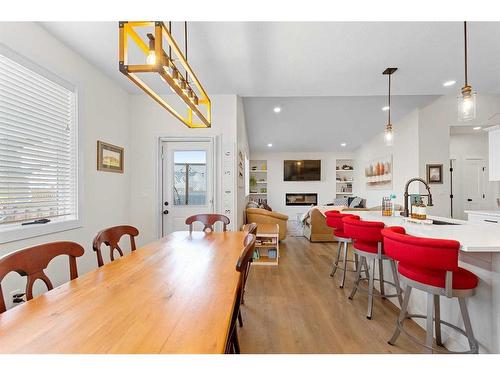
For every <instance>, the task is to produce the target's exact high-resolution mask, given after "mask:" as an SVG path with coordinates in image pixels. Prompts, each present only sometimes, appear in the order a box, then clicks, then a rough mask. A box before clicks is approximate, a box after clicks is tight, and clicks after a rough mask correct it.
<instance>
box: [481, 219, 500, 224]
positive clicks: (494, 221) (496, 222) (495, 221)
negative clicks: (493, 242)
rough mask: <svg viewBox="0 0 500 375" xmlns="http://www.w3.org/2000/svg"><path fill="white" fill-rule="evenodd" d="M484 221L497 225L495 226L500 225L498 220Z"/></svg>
mask: <svg viewBox="0 0 500 375" xmlns="http://www.w3.org/2000/svg"><path fill="white" fill-rule="evenodd" d="M484 221H486V222H487V223H495V224H498V221H497V220H488V219H484Z"/></svg>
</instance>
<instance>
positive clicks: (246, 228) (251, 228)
mask: <svg viewBox="0 0 500 375" xmlns="http://www.w3.org/2000/svg"><path fill="white" fill-rule="evenodd" d="M241 230H242V231H243V232H248V233H250V234H253V235H254V236H257V223H250V224H245V225H243V227H242V228H241Z"/></svg>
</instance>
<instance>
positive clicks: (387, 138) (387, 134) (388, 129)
mask: <svg viewBox="0 0 500 375" xmlns="http://www.w3.org/2000/svg"><path fill="white" fill-rule="evenodd" d="M396 70H398V68H387V69H386V70H384V71H383V72H382V74H384V75H387V76H389V95H388V107H389V109H388V111H387V112H388V119H387V125H386V126H385V131H384V142H385V145H386V146H392V145H393V144H394V132H393V130H392V124H391V76H392V74H393V73H394V72H395V71H396Z"/></svg>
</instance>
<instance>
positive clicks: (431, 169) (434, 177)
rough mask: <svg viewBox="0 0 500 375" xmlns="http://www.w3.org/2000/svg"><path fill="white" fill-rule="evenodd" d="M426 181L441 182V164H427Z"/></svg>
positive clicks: (429, 182)
mask: <svg viewBox="0 0 500 375" xmlns="http://www.w3.org/2000/svg"><path fill="white" fill-rule="evenodd" d="M427 183H428V184H442V183H443V164H427Z"/></svg>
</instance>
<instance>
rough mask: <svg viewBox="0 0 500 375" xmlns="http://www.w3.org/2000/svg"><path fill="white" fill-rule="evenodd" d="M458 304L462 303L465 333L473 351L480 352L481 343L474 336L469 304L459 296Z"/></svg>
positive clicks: (461, 309)
mask: <svg viewBox="0 0 500 375" xmlns="http://www.w3.org/2000/svg"><path fill="white" fill-rule="evenodd" d="M458 304H459V305H460V311H461V312H462V319H463V321H464V326H465V334H466V336H467V340H468V341H469V346H470V349H471V351H472V352H473V353H475V354H477V353H478V352H479V345H478V343H477V341H476V339H475V337H474V332H473V331H472V324H471V322H470V317H469V311H468V310H467V305H466V303H465V298H463V297H459V298H458Z"/></svg>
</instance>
